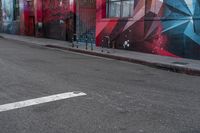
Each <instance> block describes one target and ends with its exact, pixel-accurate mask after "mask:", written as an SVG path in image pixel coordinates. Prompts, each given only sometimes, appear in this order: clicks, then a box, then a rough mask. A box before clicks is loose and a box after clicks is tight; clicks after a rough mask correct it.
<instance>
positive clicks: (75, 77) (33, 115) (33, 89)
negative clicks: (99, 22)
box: [0, 39, 200, 133]
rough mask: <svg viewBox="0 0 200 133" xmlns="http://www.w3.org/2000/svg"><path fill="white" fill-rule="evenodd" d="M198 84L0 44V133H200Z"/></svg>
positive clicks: (194, 80) (113, 64)
mask: <svg viewBox="0 0 200 133" xmlns="http://www.w3.org/2000/svg"><path fill="white" fill-rule="evenodd" d="M199 84H200V77H196V76H189V75H185V74H178V73H173V72H168V71H164V70H158V69H154V68H150V67H147V66H143V65H138V64H132V63H126V62H122V61H117V60H111V59H104V58H98V57H93V56H87V55H82V54H77V53H72V52H69V51H59V50H55V49H48V48H43V47H38V46H34V45H33V44H26V43H23V42H14V41H9V40H3V39H0V105H4V104H7V103H13V102H18V101H24V100H29V99H34V98H39V97H44V96H50V95H54V94H60V93H65V92H73V91H81V92H84V93H86V94H87V95H86V96H81V97H74V98H70V99H65V100H59V101H54V102H50V103H44V104H39V105H35V106H29V107H25V108H20V109H14V110H9V111H6V112H0V133H200V85H199Z"/></svg>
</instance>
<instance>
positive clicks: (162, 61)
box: [0, 33, 200, 76]
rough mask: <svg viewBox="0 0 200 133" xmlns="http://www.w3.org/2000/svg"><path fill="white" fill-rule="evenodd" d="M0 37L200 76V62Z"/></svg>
mask: <svg viewBox="0 0 200 133" xmlns="http://www.w3.org/2000/svg"><path fill="white" fill-rule="evenodd" d="M0 37H2V38H4V39H11V40H16V41H23V42H27V43H32V44H34V45H39V46H44V47H50V48H58V49H63V50H70V51H74V52H79V53H84V54H90V55H95V56H101V57H107V58H112V59H117V60H123V61H128V62H133V63H138V64H143V65H147V66H151V67H156V68H159V69H166V70H169V71H173V72H179V73H185V74H190V75H198V76H200V61H199V60H191V59H184V58H174V57H165V56H159V55H153V54H145V53H139V52H133V51H126V50H118V49H106V48H104V49H102V48H99V47H95V46H93V50H91V45H90V44H88V48H87V50H86V47H85V44H79V45H75V47H72V43H69V42H66V41H59V40H53V39H46V38H35V37H29V36H19V35H10V34H4V33H0ZM77 46H78V48H77ZM102 50H103V52H102Z"/></svg>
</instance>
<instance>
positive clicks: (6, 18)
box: [2, 0, 20, 34]
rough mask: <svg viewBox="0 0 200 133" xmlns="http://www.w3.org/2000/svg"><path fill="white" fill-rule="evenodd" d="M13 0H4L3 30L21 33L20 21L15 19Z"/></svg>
mask: <svg viewBox="0 0 200 133" xmlns="http://www.w3.org/2000/svg"><path fill="white" fill-rule="evenodd" d="M13 17H14V14H13V0H2V31H3V32H5V33H11V34H19V32H20V28H19V24H20V23H19V21H18V20H16V21H13V19H14V18H13Z"/></svg>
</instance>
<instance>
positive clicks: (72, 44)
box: [72, 37, 74, 48]
mask: <svg viewBox="0 0 200 133" xmlns="http://www.w3.org/2000/svg"><path fill="white" fill-rule="evenodd" d="M73 47H74V38H73V37H72V48H73Z"/></svg>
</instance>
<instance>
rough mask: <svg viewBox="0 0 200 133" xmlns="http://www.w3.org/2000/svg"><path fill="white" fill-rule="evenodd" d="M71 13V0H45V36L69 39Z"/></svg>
mask: <svg viewBox="0 0 200 133" xmlns="http://www.w3.org/2000/svg"><path fill="white" fill-rule="evenodd" d="M70 15H71V14H70V1H69V0H43V23H44V35H45V37H49V38H55V39H62V40H69V38H70V37H69V36H70V35H69V34H68V33H69V30H67V28H68V27H67V26H68V24H69V23H70V22H68V21H70V20H69V19H70ZM68 29H69V28H68Z"/></svg>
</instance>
